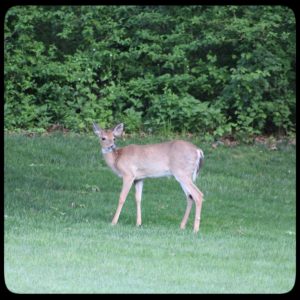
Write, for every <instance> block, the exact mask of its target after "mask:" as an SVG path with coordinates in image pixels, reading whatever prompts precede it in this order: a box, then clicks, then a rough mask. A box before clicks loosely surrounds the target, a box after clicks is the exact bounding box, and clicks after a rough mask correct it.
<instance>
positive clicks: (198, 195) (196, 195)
mask: <svg viewBox="0 0 300 300" xmlns="http://www.w3.org/2000/svg"><path fill="white" fill-rule="evenodd" d="M176 179H177V178H176ZM177 180H178V181H179V182H180V185H181V187H182V189H183V191H184V192H185V194H186V195H187V198H188V200H187V207H186V211H185V214H184V217H183V219H182V222H181V225H180V228H182V229H183V228H184V227H185V224H186V222H187V220H188V217H189V214H190V212H191V208H192V203H193V202H192V201H194V202H195V206H196V209H195V220H194V232H195V233H197V232H198V231H199V227H200V218H201V208H202V199H203V194H202V192H200V191H199V189H198V188H197V186H196V185H195V184H194V183H193V181H192V180H191V179H190V178H183V179H177Z"/></svg>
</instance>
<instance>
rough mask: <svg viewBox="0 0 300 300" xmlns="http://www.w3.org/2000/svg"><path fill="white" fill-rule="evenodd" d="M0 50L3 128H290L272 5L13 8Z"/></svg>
mask: <svg viewBox="0 0 300 300" xmlns="http://www.w3.org/2000/svg"><path fill="white" fill-rule="evenodd" d="M4 45H5V65H4V75H5V94H4V96H5V104H4V115H5V119H4V126H5V128H6V129H16V128H23V129H30V128H33V127H37V128H43V129H45V128H47V127H49V126H51V124H55V123H59V124H61V125H62V126H64V127H67V128H69V129H72V130H75V131H89V130H91V123H92V122H93V121H95V122H99V123H100V124H101V126H103V127H108V126H112V125H114V124H115V123H116V122H119V121H123V122H124V123H126V124H125V125H126V128H127V131H129V132H135V131H138V130H148V129H149V130H154V131H160V130H161V129H162V128H169V129H170V130H173V131H179V132H180V131H190V132H195V133H200V134H202V135H204V136H208V135H212V136H213V137H214V138H218V137H220V136H222V135H225V134H234V135H236V136H243V135H246V136H251V135H255V134H261V133H285V134H286V133H293V132H294V131H295V123H296V111H295V73H296V63H295V17H294V15H293V12H292V11H291V10H290V9H289V8H287V7H284V6H274V7H271V6H222V7H221V6H218V7H215V6H200V5H197V6H122V5H121V6H94V7H89V6H15V7H12V8H11V9H10V10H9V11H8V12H7V13H6V18H5V44H4Z"/></svg>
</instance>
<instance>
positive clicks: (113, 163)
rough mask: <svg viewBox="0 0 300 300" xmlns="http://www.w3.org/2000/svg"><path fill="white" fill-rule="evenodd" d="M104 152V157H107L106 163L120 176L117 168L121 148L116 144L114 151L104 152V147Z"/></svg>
mask: <svg viewBox="0 0 300 300" xmlns="http://www.w3.org/2000/svg"><path fill="white" fill-rule="evenodd" d="M102 153H103V157H104V159H105V162H106V164H107V165H108V166H109V167H110V168H111V169H112V170H113V171H114V172H115V173H117V174H118V175H119V176H120V174H119V171H118V169H117V162H118V159H119V149H118V150H117V149H116V146H115V147H114V149H113V150H112V151H107V152H103V149H102Z"/></svg>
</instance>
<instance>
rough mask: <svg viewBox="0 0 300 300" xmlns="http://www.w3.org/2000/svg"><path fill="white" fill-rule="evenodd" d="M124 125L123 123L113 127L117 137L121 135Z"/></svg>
mask: <svg viewBox="0 0 300 300" xmlns="http://www.w3.org/2000/svg"><path fill="white" fill-rule="evenodd" d="M123 129H124V125H123V123H120V124H118V125H117V126H116V127H115V128H114V129H113V134H114V136H116V137H120V136H121V135H122V133H123Z"/></svg>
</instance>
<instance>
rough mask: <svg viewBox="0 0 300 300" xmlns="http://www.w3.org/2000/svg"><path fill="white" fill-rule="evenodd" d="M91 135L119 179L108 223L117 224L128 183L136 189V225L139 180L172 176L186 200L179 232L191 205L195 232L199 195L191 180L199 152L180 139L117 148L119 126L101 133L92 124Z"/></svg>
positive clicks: (199, 201) (140, 220)
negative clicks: (116, 194)
mask: <svg viewBox="0 0 300 300" xmlns="http://www.w3.org/2000/svg"><path fill="white" fill-rule="evenodd" d="M94 132H95V133H96V135H97V136H98V137H99V139H100V144H101V147H102V153H103V156H104V159H105V161H106V163H107V165H108V166H109V167H110V168H111V169H112V170H113V171H114V172H115V173H116V174H117V175H118V176H120V177H122V178H123V187H122V191H121V194H120V198H119V204H118V208H117V211H116V213H115V216H114V218H113V220H112V224H116V223H117V222H118V219H119V215H120V213H121V210H122V207H123V204H124V202H125V200H126V197H127V194H128V192H129V190H130V188H131V186H132V184H134V185H135V189H136V193H135V198H136V205H137V222H136V224H137V225H138V226H139V225H141V223H142V219H141V198H142V189H143V179H145V178H149V177H163V176H174V177H175V179H176V180H177V181H178V182H179V183H180V185H181V187H182V189H183V191H184V193H185V194H186V197H187V208H186V212H185V215H184V217H183V220H182V222H181V226H180V227H181V228H182V229H183V228H185V225H186V222H187V219H188V217H189V214H190V211H191V208H192V204H193V202H195V205H196V210H195V221H194V231H195V232H197V231H198V230H199V226H200V215H201V206H202V198H203V194H202V193H201V192H200V191H199V189H198V188H197V187H196V185H195V184H194V183H193V181H195V179H196V176H197V174H198V172H199V169H200V166H201V164H202V162H203V158H204V155H203V152H202V150H201V149H198V148H197V147H196V146H195V145H193V144H191V143H189V142H186V141H182V140H175V141H170V142H165V143H159V144H150V145H129V146H126V147H123V148H119V149H117V148H116V146H115V144H114V139H115V137H119V136H120V135H121V134H122V132H123V124H119V125H118V126H116V127H115V128H114V129H113V130H103V129H100V128H99V127H98V126H97V125H96V124H94Z"/></svg>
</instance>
